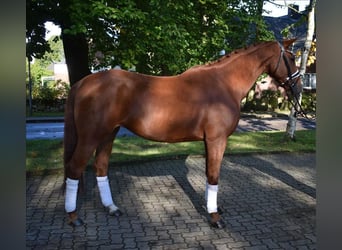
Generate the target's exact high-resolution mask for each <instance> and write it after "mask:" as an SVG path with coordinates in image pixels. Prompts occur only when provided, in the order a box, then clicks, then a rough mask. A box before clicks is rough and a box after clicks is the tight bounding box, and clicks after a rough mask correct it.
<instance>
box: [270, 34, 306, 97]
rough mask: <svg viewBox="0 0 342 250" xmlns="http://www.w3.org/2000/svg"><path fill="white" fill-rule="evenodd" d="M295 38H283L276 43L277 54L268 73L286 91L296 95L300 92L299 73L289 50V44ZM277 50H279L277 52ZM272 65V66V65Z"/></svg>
mask: <svg viewBox="0 0 342 250" xmlns="http://www.w3.org/2000/svg"><path fill="white" fill-rule="evenodd" d="M295 40H296V39H290V40H285V41H283V43H279V42H278V43H277V44H278V46H277V49H276V50H277V52H276V54H277V56H276V57H274V58H276V59H275V62H276V63H274V62H272V63H271V64H272V65H270V67H272V68H273V69H271V70H270V72H269V74H270V75H271V76H272V77H273V78H274V79H275V81H276V83H277V84H278V86H280V87H283V88H284V89H285V90H286V92H287V93H288V92H290V93H291V94H292V95H293V96H298V95H299V94H300V93H301V92H302V84H301V79H300V73H299V70H298V68H297V66H296V63H295V55H294V54H293V53H292V52H291V51H289V47H290V45H291V44H292V43H293V42H294V41H295ZM278 51H279V52H278ZM273 65H274V66H273Z"/></svg>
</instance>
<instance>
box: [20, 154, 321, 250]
mask: <svg viewBox="0 0 342 250" xmlns="http://www.w3.org/2000/svg"><path fill="white" fill-rule="evenodd" d="M204 169H205V159H204V158H203V157H198V156H196V157H195V156H189V157H187V158H186V159H181V160H161V161H152V162H142V163H139V162H136V163H129V164H126V165H124V166H118V165H117V164H116V163H114V164H112V166H111V168H110V172H109V179H110V185H111V189H112V192H113V198H114V200H115V201H116V204H117V205H118V206H119V207H120V209H121V210H122V211H123V213H124V214H123V216H122V217H119V218H115V217H111V216H109V215H108V214H107V211H106V210H105V209H104V208H103V206H102V204H101V201H100V197H99V193H98V190H97V186H96V185H95V175H94V173H93V171H92V170H91V169H90V170H88V171H87V172H86V173H85V179H86V183H85V184H86V188H85V190H86V193H85V194H80V195H79V199H78V210H79V216H80V217H81V218H82V219H83V220H84V221H85V222H86V225H85V226H82V227H79V228H72V227H70V226H69V225H67V218H66V213H65V211H64V196H63V195H62V194H60V186H61V184H62V182H63V174H62V173H61V174H55V175H45V176H30V177H28V178H27V183H26V206H27V209H26V210H27V214H26V247H27V248H29V249H85V248H86V249H316V241H317V240H316V225H315V210H316V196H315V189H316V184H315V180H316V177H315V173H316V172H315V154H313V153H301V154H295V153H289V154H255V155H253V154H251V155H236V156H234V155H229V156H226V157H225V158H224V160H223V163H222V168H221V176H220V188H219V195H218V201H219V203H220V205H221V206H222V208H223V210H224V214H223V215H222V216H223V220H224V221H225V222H226V225H227V226H226V228H225V229H223V230H217V229H213V228H211V227H210V226H209V224H208V215H207V214H206V212H205V204H204V189H205V175H204Z"/></svg>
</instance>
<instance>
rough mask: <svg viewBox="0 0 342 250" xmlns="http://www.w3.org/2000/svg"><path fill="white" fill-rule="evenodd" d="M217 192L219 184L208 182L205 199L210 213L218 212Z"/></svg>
mask: <svg viewBox="0 0 342 250" xmlns="http://www.w3.org/2000/svg"><path fill="white" fill-rule="evenodd" d="M217 192H218V185H210V184H208V183H206V187H205V200H206V201H207V211H208V213H210V214H211V213H216V212H217Z"/></svg>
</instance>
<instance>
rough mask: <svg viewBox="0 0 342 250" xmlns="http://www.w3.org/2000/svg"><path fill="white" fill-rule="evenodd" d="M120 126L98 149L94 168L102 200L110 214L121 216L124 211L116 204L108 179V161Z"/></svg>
mask: <svg viewBox="0 0 342 250" xmlns="http://www.w3.org/2000/svg"><path fill="white" fill-rule="evenodd" d="M118 131H119V127H118V128H117V129H115V131H114V132H113V134H112V135H111V136H109V137H108V138H107V139H106V140H104V142H103V143H101V144H100V145H99V146H98V148H97V149H96V155H95V163H94V169H95V172H96V180H97V186H98V189H99V193H100V197H101V202H102V204H103V206H104V207H106V208H107V209H108V211H109V215H112V216H116V217H118V216H121V215H122V212H121V211H120V210H119V208H118V207H117V206H116V205H115V204H114V201H113V198H112V193H111V190H110V185H109V179H108V163H109V158H110V155H111V152H112V146H113V140H114V138H115V135H116V133H117V132H118Z"/></svg>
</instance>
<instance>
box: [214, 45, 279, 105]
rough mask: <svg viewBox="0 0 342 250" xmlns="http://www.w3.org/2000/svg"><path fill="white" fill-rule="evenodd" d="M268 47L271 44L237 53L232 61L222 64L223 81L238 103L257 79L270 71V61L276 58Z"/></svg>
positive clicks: (227, 60)
mask: <svg viewBox="0 0 342 250" xmlns="http://www.w3.org/2000/svg"><path fill="white" fill-rule="evenodd" d="M268 45H269V43H266V44H261V45H257V46H254V47H250V48H248V49H246V50H245V51H241V52H237V53H236V54H235V55H233V56H232V58H231V60H229V58H227V59H226V60H225V61H223V62H222V66H221V67H220V69H221V70H222V72H221V74H222V76H223V81H224V82H225V85H226V86H227V88H229V91H231V92H233V93H234V95H233V96H234V97H235V98H236V101H237V102H241V100H242V99H243V98H244V97H245V96H246V95H247V93H248V91H249V90H250V89H251V88H252V86H253V84H254V83H255V82H256V80H257V78H258V77H259V76H260V75H261V74H262V73H264V72H267V71H268V68H269V65H270V64H271V63H272V61H273V60H270V59H271V58H272V57H274V54H272V53H270V51H269V50H268V48H269V46H268ZM239 53H240V55H239ZM233 57H236V58H233Z"/></svg>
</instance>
